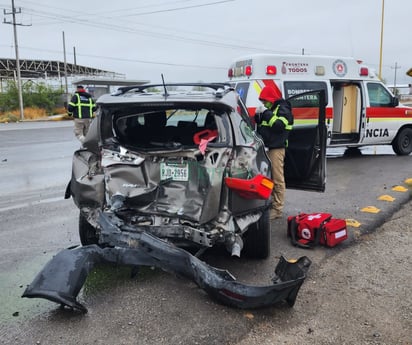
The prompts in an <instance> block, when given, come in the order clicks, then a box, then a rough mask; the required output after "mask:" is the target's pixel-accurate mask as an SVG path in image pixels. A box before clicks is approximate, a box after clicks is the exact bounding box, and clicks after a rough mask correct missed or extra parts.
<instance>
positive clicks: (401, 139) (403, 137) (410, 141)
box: [392, 128, 412, 156]
mask: <svg viewBox="0 0 412 345" xmlns="http://www.w3.org/2000/svg"><path fill="white" fill-rule="evenodd" d="M392 148H393V151H394V152H395V153H396V154H397V155H398V156H407V155H409V154H410V153H411V152H412V128H403V129H401V130H400V132H399V133H398V134H397V135H396V137H395V139H394V140H393V142H392Z"/></svg>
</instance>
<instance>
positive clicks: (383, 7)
mask: <svg viewBox="0 0 412 345" xmlns="http://www.w3.org/2000/svg"><path fill="white" fill-rule="evenodd" d="M384 17H385V0H382V11H381V43H380V48H379V74H378V77H379V79H380V80H382V54H383V23H384Z"/></svg>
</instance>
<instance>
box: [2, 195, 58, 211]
mask: <svg viewBox="0 0 412 345" xmlns="http://www.w3.org/2000/svg"><path fill="white" fill-rule="evenodd" d="M62 200H64V199H63V198H62V197H61V196H59V197H54V198H48V199H43V200H39V201H31V202H25V203H21V204H17V205H13V206H8V207H2V208H0V212H5V211H10V210H16V209H19V208H25V207H30V206H35V205H39V204H49V203H52V202H56V201H62Z"/></svg>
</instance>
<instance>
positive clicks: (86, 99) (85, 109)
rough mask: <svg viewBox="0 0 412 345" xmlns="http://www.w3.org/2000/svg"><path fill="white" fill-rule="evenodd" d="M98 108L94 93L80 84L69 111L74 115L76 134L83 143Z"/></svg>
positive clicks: (68, 108)
mask: <svg viewBox="0 0 412 345" xmlns="http://www.w3.org/2000/svg"><path fill="white" fill-rule="evenodd" d="M96 109H97V108H96V104H95V102H94V100H93V98H92V95H91V94H90V93H88V92H86V90H85V89H84V87H83V86H82V85H78V86H77V88H76V92H75V93H74V95H73V97H72V98H71V100H70V103H69V105H68V107H67V113H68V114H69V115H70V116H73V120H74V135H75V136H76V138H77V139H79V141H80V142H81V143H82V144H83V142H84V138H85V136H86V134H87V132H88V130H89V127H90V123H91V121H92V119H93V117H94V114H93V113H94V112H95V111H96Z"/></svg>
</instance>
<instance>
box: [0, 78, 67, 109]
mask: <svg viewBox="0 0 412 345" xmlns="http://www.w3.org/2000/svg"><path fill="white" fill-rule="evenodd" d="M63 93H64V91H63V89H62V88H61V87H60V88H58V89H57V90H56V89H54V88H53V87H51V86H50V85H47V84H46V83H44V82H34V81H32V80H28V81H26V82H23V85H22V94H23V103H24V106H25V107H32V108H39V109H45V110H46V112H47V113H48V114H52V112H53V109H54V108H56V107H57V105H58V104H59V102H60V101H61V96H62V95H63ZM18 108H19V98H18V89H17V83H15V82H14V81H8V82H7V84H6V87H5V92H4V93H1V94H0V111H2V112H5V111H10V110H15V109H18Z"/></svg>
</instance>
